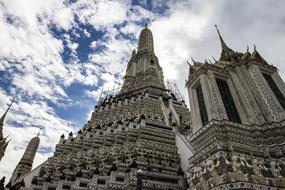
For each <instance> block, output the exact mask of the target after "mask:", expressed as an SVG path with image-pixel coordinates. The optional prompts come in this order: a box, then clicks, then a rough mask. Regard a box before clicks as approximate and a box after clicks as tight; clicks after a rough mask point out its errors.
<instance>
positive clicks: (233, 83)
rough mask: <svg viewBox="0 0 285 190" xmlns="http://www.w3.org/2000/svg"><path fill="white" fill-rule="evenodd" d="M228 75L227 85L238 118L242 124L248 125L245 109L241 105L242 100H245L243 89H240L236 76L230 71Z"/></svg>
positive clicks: (247, 115)
mask: <svg viewBox="0 0 285 190" xmlns="http://www.w3.org/2000/svg"><path fill="white" fill-rule="evenodd" d="M229 73H230V78H229V79H228V80H227V82H228V85H229V89H230V92H231V95H232V97H233V100H234V104H235V106H236V108H237V111H238V114H239V117H240V119H241V122H242V123H243V124H249V122H248V119H249V114H248V113H247V107H246V106H245V105H244V104H243V101H242V99H243V98H245V99H246V96H245V95H244V89H243V88H242V86H241V84H240V82H239V80H238V78H237V75H236V74H235V73H234V72H232V71H230V72H229ZM240 95H241V96H240ZM249 110H250V109H249Z"/></svg>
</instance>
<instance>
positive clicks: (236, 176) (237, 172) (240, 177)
mask: <svg viewBox="0 0 285 190" xmlns="http://www.w3.org/2000/svg"><path fill="white" fill-rule="evenodd" d="M225 161H226V164H227V165H231V167H232V171H233V172H229V181H230V182H236V181H248V180H247V177H246V175H245V174H244V173H243V171H242V167H243V166H244V165H245V164H244V163H243V162H241V161H240V160H239V158H238V157H237V156H236V155H234V156H233V157H232V162H229V161H228V160H227V159H226V160H225Z"/></svg>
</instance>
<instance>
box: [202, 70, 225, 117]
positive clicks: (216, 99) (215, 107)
mask: <svg viewBox="0 0 285 190" xmlns="http://www.w3.org/2000/svg"><path fill="white" fill-rule="evenodd" d="M203 86H204V87H205V89H203V90H205V100H206V101H205V102H206V107H207V108H209V109H207V110H208V117H209V121H211V120H212V119H216V120H223V119H226V120H227V119H228V116H227V113H226V110H225V107H224V104H223V101H222V98H221V95H220V92H219V89H218V86H217V83H216V79H215V75H214V73H213V72H211V71H208V76H207V82H205V83H204V85H203Z"/></svg>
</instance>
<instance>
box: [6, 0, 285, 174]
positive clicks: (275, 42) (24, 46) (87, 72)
mask: <svg viewBox="0 0 285 190" xmlns="http://www.w3.org/2000/svg"><path fill="white" fill-rule="evenodd" d="M284 7H285V1H284V0H271V1H268V0H258V1H252V0H232V1H228V0H215V1H213V0H192V1H186V0H177V1H171V0H157V1H151V0H133V1H131V0H129V1H127V0H122V1H119V0H116V1H99V0H98V1H95V0H94V1H93V0H78V1H76V0H48V1H47V0H29V1H23V0H0V42H1V44H0V114H2V113H3V112H4V111H5V109H6V108H7V105H8V103H9V102H10V101H11V99H12V97H15V98H16V102H15V103H14V105H13V106H12V108H11V110H10V112H9V114H8V115H7V118H6V121H5V126H4V135H5V136H8V135H9V139H11V142H10V143H9V146H8V148H7V150H6V155H5V157H4V158H3V159H2V161H1V163H0V177H2V176H3V175H4V176H6V177H8V178H9V177H10V175H11V173H12V171H13V169H14V168H15V166H16V164H17V163H18V162H19V160H20V158H21V156H22V154H23V152H24V150H25V147H26V146H27V143H28V142H29V140H30V139H31V138H32V137H33V136H35V135H36V134H37V132H38V130H39V128H40V127H42V128H43V129H42V131H41V135H40V138H41V143H40V147H39V150H38V154H37V155H36V158H35V162H34V167H35V166H37V165H39V164H40V163H42V162H43V161H44V160H46V159H47V157H48V156H51V155H52V153H53V151H54V148H55V144H56V143H57V142H58V140H59V137H60V135H61V134H63V133H64V134H67V133H69V132H70V131H73V132H74V133H76V132H77V131H78V129H80V128H81V127H82V126H83V125H84V123H86V122H87V121H88V119H89V117H90V115H91V112H92V110H93V108H94V106H95V105H96V101H97V99H98V96H99V94H100V92H101V90H102V88H103V89H105V90H107V89H109V90H111V89H112V88H114V87H117V86H118V85H119V84H120V83H121V81H122V76H123V75H124V73H125V69H126V65H127V61H128V59H129V58H130V54H131V51H132V50H133V49H135V48H136V47H137V39H138V35H139V32H140V30H141V29H142V28H143V25H144V23H146V22H147V23H149V28H150V29H151V30H152V32H153V35H154V42H155V52H156V55H157V56H158V58H159V60H160V64H161V66H162V68H163V70H164V76H165V78H166V79H169V80H175V81H176V83H177V84H178V86H179V88H180V90H181V92H182V94H186V90H185V88H184V85H185V79H186V77H187V71H188V66H187V63H186V60H190V58H191V57H193V58H194V59H195V60H199V61H203V60H205V59H207V60H208V59H212V56H214V57H215V58H216V59H218V58H219V55H220V44H219V41H218V38H217V34H216V31H215V28H214V25H215V24H217V25H218V26H219V28H220V31H221V33H222V35H223V37H224V39H225V41H226V43H227V44H228V46H230V47H231V48H232V49H234V50H236V51H240V52H245V51H246V47H247V45H249V47H250V51H252V49H253V44H256V46H257V50H258V51H259V52H260V53H261V55H263V57H264V58H265V59H266V60H267V61H268V62H269V63H270V64H273V65H275V66H277V67H278V68H279V72H280V74H281V76H282V77H283V78H285V54H284V50H285V43H284V42H285V35H284V34H285V11H284ZM185 99H186V101H188V97H187V96H186V95H185Z"/></svg>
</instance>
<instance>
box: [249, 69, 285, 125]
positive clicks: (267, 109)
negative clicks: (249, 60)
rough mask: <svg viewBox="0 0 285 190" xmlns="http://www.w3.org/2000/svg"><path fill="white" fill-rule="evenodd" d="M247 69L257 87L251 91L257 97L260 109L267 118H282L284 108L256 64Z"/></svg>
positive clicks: (271, 119) (269, 119)
mask: <svg viewBox="0 0 285 190" xmlns="http://www.w3.org/2000/svg"><path fill="white" fill-rule="evenodd" d="M248 71H249V74H250V76H251V78H252V80H253V82H254V84H255V86H256V89H257V90H253V93H254V94H255V96H256V97H257V101H258V103H259V105H260V107H261V109H262V110H263V111H264V113H265V117H266V118H267V120H268V121H280V120H282V119H283V118H284V110H283V108H282V106H281V105H280V104H279V102H278V100H277V98H276V97H275V95H274V93H273V92H272V90H271V88H270V87H269V85H268V84H267V82H266V80H265V79H264V77H263V75H262V73H261V72H260V70H259V68H258V66H256V65H251V66H250V67H249V69H248Z"/></svg>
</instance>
